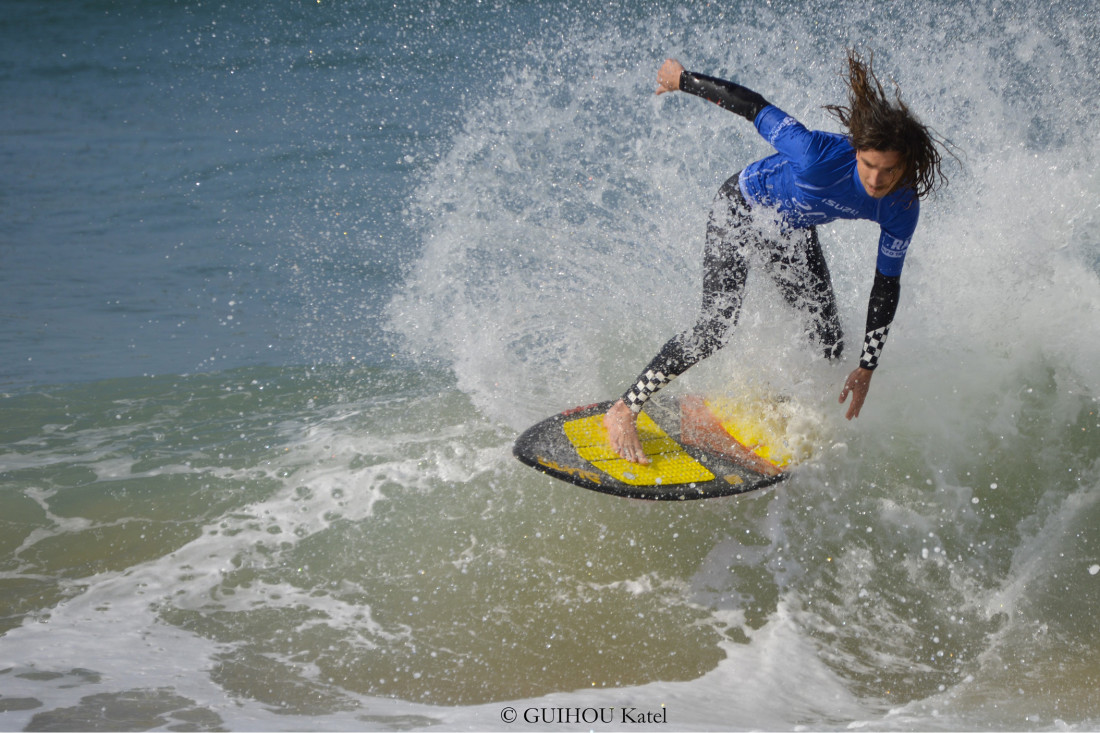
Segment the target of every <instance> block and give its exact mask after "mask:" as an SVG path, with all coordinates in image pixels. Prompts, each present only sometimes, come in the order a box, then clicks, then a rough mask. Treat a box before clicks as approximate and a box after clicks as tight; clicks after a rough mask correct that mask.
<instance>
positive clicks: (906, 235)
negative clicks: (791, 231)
mask: <svg viewBox="0 0 1100 733" xmlns="http://www.w3.org/2000/svg"><path fill="white" fill-rule="evenodd" d="M680 89H681V90H682V91H684V92H687V93H689V94H694V95H695V96H698V97H702V98H703V99H706V100H709V101H711V102H714V103H715V104H717V105H718V106H720V107H722V108H723V109H726V110H729V111H730V112H733V113H735V114H738V115H740V116H742V117H744V118H745V119H747V120H748V121H750V122H752V123H753V124H754V125H755V126H756V129H757V131H759V132H760V134H761V135H763V137H764V139H765V140H767V141H768V142H769V143H771V145H772V147H774V148H775V149H776V151H778V152H777V154H776V155H772V156H770V157H767V158H764V159H763V160H759V161H757V162H755V163H752V164H751V165H749V166H748V167H746V168H745V169H744V170H743V171H742V173H741V177H740V179H739V183H740V187H741V193H742V194H743V195H744V196H745V198H746V199H747V200H748V201H749V202H750V203H755V204H763V205H767V206H773V207H775V208H776V210H778V211H779V212H780V213H781V215H782V217H783V219H784V220H785V221H786V222H787V223H788V224H789V225H790V226H793V227H795V228H803V227H809V226H814V225H816V224H826V223H828V222H830V221H835V220H836V219H868V220H870V221H874V222H876V223H878V225H879V226H880V227H881V234H880V235H879V248H878V259H877V262H876V271H875V282H874V285H873V286H872V287H871V299H870V302H869V303H868V306H867V331H866V333H865V335H864V339H863V352H862V355H861V356H860V360H859V364H860V366H861V367H864V368H865V369H874V368H876V367H877V366H878V358H879V355H880V354H881V353H882V348H883V345H884V343H885V341H886V336H887V334H888V333H889V331H890V324H891V323H892V322H893V320H894V313H895V312H896V310H897V307H898V297H899V294H900V291H901V286H900V281H901V269H902V265H903V264H904V262H905V253H906V251H907V250H908V249H909V242H910V241H911V240H912V238H913V233H914V232H915V231H916V228H917V220H918V219H919V218H920V201H919V200H918V198H917V196H916V194H915V193H914V191H913V190H912V189H911V188H909V187H903V188H901V189H898V190H897V191H894V192H893V193H891V194H889V195H888V196H884V197H883V198H881V199H876V198H874V197H872V196H870V195H868V194H867V191H866V190H865V189H864V188H863V183H862V182H861V181H860V180H859V172H858V170H857V169H856V153H855V149H854V148H853V147H852V144H851V142H849V140H848V138H847V137H846V136H844V135H838V134H836V133H830V132H821V131H819V130H807V129H806V128H805V127H804V126H803V125H802V123H800V122H799V121H798V120H796V119H794V118H793V117H791V116H790V115H788V114H787V113H785V112H783V111H782V110H781V109H779V108H778V107H776V106H775V105H773V104H771V103H769V102H768V101H767V100H766V99H764V98H763V97H762V96H760V95H759V94H758V93H756V92H754V91H752V90H751V89H748V88H746V87H743V86H741V85H740V84H736V83H734V82H731V81H726V80H724V79H718V78H716V77H713V76H707V75H706V74H699V73H697V72H692V71H686V70H685V71H684V72H683V73H682V74H680Z"/></svg>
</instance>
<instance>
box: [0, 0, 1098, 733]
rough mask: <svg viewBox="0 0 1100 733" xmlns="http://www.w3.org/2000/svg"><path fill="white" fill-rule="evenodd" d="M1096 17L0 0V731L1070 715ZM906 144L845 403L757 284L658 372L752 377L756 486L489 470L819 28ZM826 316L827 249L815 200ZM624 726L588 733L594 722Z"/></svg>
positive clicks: (870, 232)
mask: <svg viewBox="0 0 1100 733" xmlns="http://www.w3.org/2000/svg"><path fill="white" fill-rule="evenodd" d="M1098 15H1100V7H1098V5H1097V3H1095V2H1091V1H1090V2H1086V3H1070V2H1058V1H1055V2H1049V1H1047V2H1030V1H1028V0H1009V1H1008V2H992V1H991V0H980V1H979V2H974V3H962V4H959V3H954V4H952V3H943V2H938V0H914V1H913V2H908V3H896V2H870V1H867V2H861V1H858V0H857V1H855V2H837V1H836V0H798V1H796V0H771V1H770V2H768V1H765V0H760V1H759V2H744V1H741V0H733V1H731V2H728V3H720V4H715V3H710V2H703V1H702V0H699V1H685V0H677V1H675V2H666V1H662V2H651V1H649V0H642V1H640V2H634V1H631V2H626V1H624V2H595V1H588V0H569V1H568V2H550V1H549V0H499V1H497V2H489V1H488V0H485V1H482V2H477V1H475V0H470V2H461V3H448V2H423V3H383V2H376V1H375V0H351V1H348V2H333V1H331V0H320V1H315V0H314V1H309V2H292V3H260V2H252V1H251V0H246V1H245V2H239V3H225V4H222V3H213V2H205V1H204V2H198V1H191V0H178V1H173V0H148V1H145V2H137V1H136V0H131V1H125V2H124V1H121V0H73V1H72V2H67V3H45V2H32V1H30V0H6V2H5V3H4V5H3V10H2V11H0V93H2V98H3V100H4V103H3V105H2V107H0V135H2V137H0V140H2V142H0V170H2V175H0V527H2V532H0V728H3V729H5V730H47V729H49V730H73V729H76V730H145V729H152V728H157V729H169V730H226V729H229V730H302V729H315V730H415V729H428V728H434V729H439V730H450V729H476V730H505V731H506V730H565V729H578V728H585V729H588V728H594V729H602V730H608V729H622V728H640V729H648V730H744V729H779V730H787V729H803V730H806V729H814V730H816V729H857V730H861V729H872V730H1065V729H1070V730H1089V729H1095V728H1097V727H1100V623H1098V622H1097V619H1098V613H1100V403H1098V398H1100V318H1098V317H1097V316H1098V305H1100V205H1098V201H1100V180H1098V178H1097V174H1096V170H1097V163H1098V157H1100V156H1098V153H1100V143H1098V141H1100V134H1098V133H1100V130H1098V125H1097V117H1096V113H1095V109H1096V108H1097V106H1098V103H1100V77H1098V76H1097V74H1096V69H1097V68H1100V51H1098V48H1100V44H1098V43H1097V41H1098V40H1100V17H1098ZM852 45H855V46H858V47H860V48H863V49H865V50H873V51H874V52H875V60H876V64H877V67H878V69H879V71H880V73H881V74H882V75H883V77H884V78H891V79H894V80H896V81H897V83H898V84H899V85H900V87H901V89H902V92H903V95H904V98H905V99H906V100H907V101H908V102H909V104H910V105H911V106H912V107H913V108H914V109H915V110H916V111H917V112H918V113H919V114H920V115H921V116H922V117H923V118H924V120H925V121H926V122H928V123H929V124H931V125H932V126H933V127H935V128H936V130H938V132H939V133H940V134H941V135H942V136H943V137H945V138H946V139H948V140H949V141H951V143H952V144H953V145H954V150H955V152H956V154H957V155H958V160H951V161H949V163H948V165H947V167H946V170H947V172H948V174H949V176H950V178H951V184H950V186H949V187H948V188H947V189H945V190H944V191H943V193H942V194H939V195H938V196H936V197H935V198H933V199H932V200H931V201H929V202H928V203H927V204H926V205H925V207H924V209H923V212H922V217H923V220H922V222H921V225H920V227H919V230H918V235H917V239H916V240H915V242H914V244H913V246H912V248H911V249H910V255H909V258H908V260H907V264H906V271H905V274H904V276H903V292H902V300H901V307H900V309H899V314H898V317H897V319H896V321H895V323H894V328H893V330H892V334H891V340H890V343H889V345H888V348H887V351H886V353H885V354H884V356H883V361H882V368H881V369H880V370H879V371H878V372H876V376H875V380H874V383H873V385H872V389H871V393H870V395H869V398H868V402H867V405H866V407H865V409H864V414H863V416H862V417H860V418H859V419H858V420H856V421H853V422H852V423H848V422H846V421H845V420H844V419H843V415H842V411H843V408H840V407H839V406H838V405H837V404H836V395H837V393H838V392H839V390H840V386H841V384H842V382H843V378H844V376H845V374H846V373H847V371H848V370H849V369H850V368H851V365H850V364H849V365H844V366H841V367H833V366H830V365H825V364H822V363H820V362H819V361H818V360H817V359H816V358H815V356H814V354H813V353H812V350H811V349H810V348H809V347H808V346H807V345H806V344H805V343H804V340H803V339H802V337H801V335H800V334H799V331H798V324H797V322H796V321H797V319H796V318H794V317H793V316H792V314H791V313H790V312H789V311H787V310H786V309H785V307H784V306H783V305H782V303H781V302H780V299H779V298H778V297H777V295H776V294H775V293H774V292H772V290H771V289H770V288H769V287H768V286H767V284H766V283H762V282H756V281H753V282H751V283H750V293H749V295H750V297H749V298H748V301H747V305H746V310H745V312H744V314H743V316H742V319H741V324H740V327H739V329H738V331H737V333H736V335H735V337H734V339H733V340H732V342H731V344H730V346H729V347H728V348H727V349H726V350H724V351H723V352H721V353H720V354H719V355H717V356H716V357H714V358H712V359H711V360H708V361H707V362H705V363H704V364H702V365H700V366H699V367H698V368H697V369H695V370H693V371H692V372H691V373H690V374H688V375H686V376H685V377H684V378H683V379H682V380H680V381H679V382H678V383H677V384H676V385H674V386H673V387H671V388H670V389H674V390H678V391H689V390H699V391H722V390H725V391H727V392H731V393H735V392H737V391H739V390H743V389H746V388H756V387H758V386H760V385H765V386H766V387H767V388H768V389H777V390H781V391H783V392H785V393H787V394H789V395H792V396H794V397H796V398H797V399H798V400H799V401H800V403H801V404H803V405H805V409H806V410H807V411H808V413H810V414H811V416H812V417H813V418H814V420H815V421H816V422H815V425H817V429H818V430H819V431H820V436H819V438H820V446H819V451H818V453H817V455H816V456H815V458H814V459H813V460H811V461H810V462H809V463H807V464H805V465H804V466H803V467H801V468H800V469H799V471H798V472H797V473H796V474H795V475H794V476H792V477H791V479H790V480H788V481H786V482H784V483H783V484H781V485H778V486H777V487H774V488H772V489H769V490H767V491H763V492H759V493H757V494H753V495H748V496H740V497H731V498H727V499H719V500H713V501H705V502H687V503H681V504H660V505H656V504H650V503H645V502H634V501H627V500H622V499H618V498H614V497H608V496H603V495H599V494H596V493H592V492H587V491H583V490H580V489H576V488H574V487H570V486H567V485H565V484H562V483H558V482H555V481H553V480H551V479H549V478H547V477H545V476H542V475H540V474H538V473H536V472H534V471H531V470H530V469H528V468H526V467H524V466H522V465H520V464H519V463H518V462H516V461H515V460H514V459H513V458H512V457H511V453H510V449H511V443H512V441H513V440H514V438H515V437H516V435H517V434H518V432H519V431H520V430H522V429H523V428H525V427H526V426H527V425H529V424H531V423H532V422H534V421H535V420H537V419H539V418H541V417H544V416H545V415H548V414H551V413H552V412H556V411H559V410H562V409H565V408H567V407H569V406H572V405H576V404H585V403H589V402H593V401H596V400H599V399H607V398H610V397H613V396H615V395H617V394H619V393H621V391H622V389H623V386H624V383H625V382H626V381H627V380H629V379H631V378H632V377H633V376H634V375H635V373H636V372H637V370H638V368H639V367H640V366H641V365H642V364H643V363H644V362H645V361H646V360H647V359H648V358H649V357H650V356H651V355H652V353H653V352H654V350H655V349H656V348H658V347H659V345H660V344H661V343H662V342H663V341H664V340H665V339H666V338H667V337H668V336H669V335H670V334H671V333H673V332H675V331H676V330H678V329H680V328H682V327H683V326H685V325H686V324H687V323H689V322H690V321H691V319H692V318H693V315H694V308H695V306H696V299H697V297H698V296H697V291H698V281H699V276H700V267H701V263H700V259H701V258H700V253H701V247H702V235H703V230H704V226H705V221H706V215H707V211H708V208H709V205H710V200H711V198H712V196H713V194H714V192H715V191H716V190H717V188H718V186H719V185H720V184H721V182H722V181H723V180H725V178H726V177H727V176H728V175H730V174H731V173H733V172H734V171H736V170H738V169H739V168H740V167H742V166H743V165H744V164H746V163H747V162H749V161H751V160H753V159H755V158H757V157H759V156H761V155H764V154H766V153H767V152H768V149H767V147H766V145H765V144H764V143H763V141H761V140H760V139H759V138H758V137H757V136H756V134H755V132H754V131H753V130H752V129H751V127H749V126H748V125H747V124H746V123H744V121H743V120H741V119H740V118H737V117H735V116H733V115H730V114H728V113H725V112H723V111H721V110H719V109H717V108H715V107H713V106H710V105H706V104H704V103H702V102H701V101H699V100H697V99H694V98H690V97H687V96H686V95H665V96H662V97H660V98H658V97H655V96H654V95H653V94H652V91H653V87H654V77H655V73H656V69H657V67H658V66H659V64H660V62H661V61H662V60H663V59H664V58H665V57H666V56H675V57H678V58H680V59H681V60H682V61H683V62H684V63H685V64H686V65H687V66H688V67H689V68H694V69H698V70H701V71H706V72H709V73H712V74H715V75H719V76H725V77H727V78H734V79H736V80H738V81H740V82H742V83H744V84H746V85H748V86H750V87H752V88H754V89H757V90H759V91H760V92H761V93H762V94H764V95H765V96H766V97H767V98H768V99H769V100H771V101H774V102H775V103H776V104H778V105H780V106H781V107H783V108H784V109H785V110H787V111H788V112H790V113H792V114H795V115H796V116H798V117H799V118H800V119H802V120H803V121H804V122H805V123H806V124H808V125H811V126H814V127H821V128H825V129H836V128H835V123H834V122H833V121H832V120H831V119H830V118H829V117H828V116H827V115H826V114H825V113H824V111H823V110H822V108H821V106H822V105H824V104H827V103H833V102H838V101H842V100H843V91H844V90H843V79H842V77H841V72H842V70H843V57H844V52H845V49H846V48H847V47H848V46H852ZM821 237H822V240H823V245H824V248H825V251H826V255H827V257H828V259H829V264H830V267H831V269H832V273H833V279H834V284H835V286H836V289H837V294H838V298H839V300H840V307H841V312H842V317H843V320H844V324H845V327H846V329H847V331H848V332H849V333H853V334H858V333H859V332H860V330H861V326H862V321H863V318H864V314H865V308H866V300H867V294H868V291H869V288H870V283H871V280H872V275H873V271H872V265H871V263H872V262H873V250H874V246H875V243H876V241H877V233H876V231H875V228H874V227H873V226H872V225H868V224H866V223H851V222H848V223H837V224H835V225H831V226H829V227H824V228H823V229H822V231H821ZM635 721H638V722H635Z"/></svg>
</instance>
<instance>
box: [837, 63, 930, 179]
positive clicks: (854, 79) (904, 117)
mask: <svg viewBox="0 0 1100 733" xmlns="http://www.w3.org/2000/svg"><path fill="white" fill-rule="evenodd" d="M873 59H874V57H873V56H872V58H871V59H870V60H868V61H866V62H864V60H863V57H861V56H860V55H859V54H858V53H857V52H856V51H854V50H849V51H848V105H847V106H838V105H827V106H826V107H825V109H827V110H828V111H829V112H831V113H832V114H834V115H836V117H837V119H839V120H840V121H841V123H843V124H844V126H845V127H847V128H848V137H849V139H850V140H851V142H852V147H853V148H855V149H856V160H857V164H859V165H858V167H859V169H860V180H861V181H863V185H864V188H867V193H868V194H870V195H871V196H874V197H875V198H881V197H882V196H885V195H886V194H888V193H890V192H891V191H894V190H896V189H898V188H900V187H903V186H908V187H909V188H912V189H913V192H914V193H915V194H916V196H917V198H924V197H925V196H926V195H928V194H929V193H931V192H932V191H933V190H934V189H935V188H937V187H938V186H941V185H945V184H946V183H947V176H945V175H944V174H943V171H942V170H940V162H941V157H940V151H939V146H942V145H943V143H941V142H940V141H939V140H937V139H936V138H935V137H934V135H933V133H932V131H931V130H929V129H928V128H927V127H925V126H924V125H923V124H921V121H920V120H918V119H917V117H916V115H914V114H913V113H912V112H911V111H910V110H909V107H908V106H906V104H905V102H903V101H901V94H900V92H899V90H898V88H897V85H896V84H895V85H894V99H893V101H891V100H890V99H889V98H887V96H886V90H884V89H883V88H882V84H881V83H880V82H879V80H878V78H877V77H876V76H875V72H874V70H873V69H872V65H871V64H872V61H873ZM861 154H862V155H863V157H864V158H872V157H873V158H875V159H876V160H875V166H874V167H876V168H877V167H880V166H885V168H883V172H884V173H889V171H890V170H891V169H893V172H894V173H896V176H894V179H895V180H889V178H890V176H886V177H885V178H883V179H882V180H883V181H885V182H886V183H888V184H889V188H886V189H883V188H881V187H880V186H882V185H884V184H883V183H881V182H880V183H877V184H876V183H874V182H873V181H869V180H868V178H867V177H865V175H864V174H865V172H867V167H866V166H864V165H862V164H860V163H859V162H860V157H861ZM890 154H893V155H890ZM895 157H896V158H897V160H896V161H895V160H893V158H895ZM868 183H871V184H872V186H871V187H868Z"/></svg>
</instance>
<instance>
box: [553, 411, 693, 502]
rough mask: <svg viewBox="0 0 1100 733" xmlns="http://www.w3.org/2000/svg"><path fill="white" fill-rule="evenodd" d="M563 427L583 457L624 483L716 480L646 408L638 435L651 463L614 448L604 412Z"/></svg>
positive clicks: (565, 424) (639, 423)
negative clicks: (640, 462)
mask: <svg viewBox="0 0 1100 733" xmlns="http://www.w3.org/2000/svg"><path fill="white" fill-rule="evenodd" d="M562 429H563V430H564V431H565V435H566V437H567V438H569V442H570V443H572V444H573V447H574V448H576V449H577V454H578V455H580V457H581V458H583V459H584V460H586V461H588V462H589V463H591V464H592V465H593V466H595V467H596V468H598V469H600V470H601V471H603V472H604V473H606V474H608V475H609V476H612V477H613V478H616V479H618V480H619V481H622V482H623V483H624V484H628V485H630V486H653V485H655V484H656V485H666V486H669V485H675V484H690V483H703V482H705V481H712V480H714V474H713V473H711V472H710V471H709V470H707V467H706V466H704V465H703V464H701V463H699V462H698V461H697V460H695V459H694V458H692V457H691V456H689V455H688V454H687V452H686V451H684V449H683V448H682V447H681V446H680V445H679V444H678V443H677V442H676V441H675V440H673V439H672V438H670V437H669V436H668V434H667V433H665V431H663V430H661V428H659V427H658V426H657V423H655V422H653V420H652V419H651V418H650V417H649V416H648V415H646V414H645V413H644V412H643V413H642V414H640V415H639V416H638V437H639V438H640V439H641V441H642V449H643V450H644V451H645V454H646V456H647V457H648V458H649V460H650V461H651V462H650V464H649V465H648V466H640V465H638V464H637V463H631V462H630V461H627V460H624V459H622V458H620V457H619V455H618V454H617V453H615V451H613V450H612V449H611V444H610V443H609V441H608V437H607V428H605V427H604V426H603V414H602V413H601V414H599V415H592V416H590V417H582V418H578V419H576V420H569V421H567V422H565V423H564V424H563V425H562Z"/></svg>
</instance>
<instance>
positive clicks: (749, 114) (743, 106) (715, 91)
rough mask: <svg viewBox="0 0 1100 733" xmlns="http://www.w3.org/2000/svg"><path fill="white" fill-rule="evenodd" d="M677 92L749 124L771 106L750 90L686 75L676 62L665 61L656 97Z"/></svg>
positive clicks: (700, 76)
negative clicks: (701, 99)
mask: <svg viewBox="0 0 1100 733" xmlns="http://www.w3.org/2000/svg"><path fill="white" fill-rule="evenodd" d="M678 90H679V91H684V92H687V93H688V94H694V95H695V96H697V97H702V98H703V99H706V100H707V101H710V102H714V103H715V104H717V105H718V106H719V107H721V108H722V109H726V110H729V111H730V112H733V113H735V114H739V115H741V116H742V117H744V118H745V119H746V120H748V121H749V122H754V121H755V120H756V115H758V114H759V113H760V110H762V109H764V108H765V107H767V106H768V101H767V100H766V99H764V98H763V97H762V96H760V95H759V94H757V93H756V92H754V91H752V90H751V89H746V88H745V87H743V86H741V85H740V84H734V83H733V82H732V81H726V80H725V79H718V78H716V77H713V76H707V75H706V74H697V73H695V72H694V71H687V70H686V69H685V68H684V66H683V64H681V63H680V62H679V61H677V60H676V59H666V60H665V62H664V63H663V64H662V65H661V68H660V69H658V71H657V94H664V93H665V92H675V91H678Z"/></svg>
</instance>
